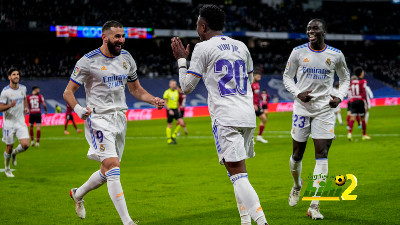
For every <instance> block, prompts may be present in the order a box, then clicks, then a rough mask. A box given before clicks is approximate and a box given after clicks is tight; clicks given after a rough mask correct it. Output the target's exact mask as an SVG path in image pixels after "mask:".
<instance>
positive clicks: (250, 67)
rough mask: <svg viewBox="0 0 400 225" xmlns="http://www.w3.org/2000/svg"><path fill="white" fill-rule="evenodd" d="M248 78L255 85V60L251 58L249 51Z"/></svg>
mask: <svg viewBox="0 0 400 225" xmlns="http://www.w3.org/2000/svg"><path fill="white" fill-rule="evenodd" d="M246 48H247V47H246ZM247 53H248V54H247V66H246V68H247V76H248V77H249V82H250V84H252V83H253V74H254V67H253V59H252V58H251V55H250V52H249V50H247Z"/></svg>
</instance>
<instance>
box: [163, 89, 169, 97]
mask: <svg viewBox="0 0 400 225" xmlns="http://www.w3.org/2000/svg"><path fill="white" fill-rule="evenodd" d="M163 99H168V90H166V91H164V95H163Z"/></svg>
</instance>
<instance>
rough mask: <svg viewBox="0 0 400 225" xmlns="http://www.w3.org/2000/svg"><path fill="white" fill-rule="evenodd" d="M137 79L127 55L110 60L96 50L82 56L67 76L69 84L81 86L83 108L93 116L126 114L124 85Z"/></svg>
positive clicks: (133, 62)
mask: <svg viewBox="0 0 400 225" xmlns="http://www.w3.org/2000/svg"><path fill="white" fill-rule="evenodd" d="M137 79H138V77H137V74H136V63H135V61H134V60H133V58H132V56H131V54H129V52H128V51H125V50H122V51H121V54H120V55H119V56H114V57H110V56H106V55H104V54H103V53H102V52H101V50H100V48H98V49H96V50H94V51H91V52H89V53H88V54H86V55H85V56H83V57H82V58H81V59H80V60H79V61H78V62H77V63H76V66H75V69H74V71H73V72H72V74H71V81H73V82H74V83H76V84H78V85H82V84H85V91H86V105H87V106H88V107H89V108H91V109H93V108H94V109H95V110H94V111H95V113H100V112H112V111H125V110H127V109H128V107H127V105H126V99H125V85H126V82H133V81H136V80H137Z"/></svg>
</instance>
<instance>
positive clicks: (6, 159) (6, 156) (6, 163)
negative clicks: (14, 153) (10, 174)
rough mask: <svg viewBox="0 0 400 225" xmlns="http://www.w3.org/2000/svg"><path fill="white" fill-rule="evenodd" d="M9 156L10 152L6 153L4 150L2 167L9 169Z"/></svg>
mask: <svg viewBox="0 0 400 225" xmlns="http://www.w3.org/2000/svg"><path fill="white" fill-rule="evenodd" d="M10 158H11V154H7V152H4V168H5V169H6V170H7V169H10Z"/></svg>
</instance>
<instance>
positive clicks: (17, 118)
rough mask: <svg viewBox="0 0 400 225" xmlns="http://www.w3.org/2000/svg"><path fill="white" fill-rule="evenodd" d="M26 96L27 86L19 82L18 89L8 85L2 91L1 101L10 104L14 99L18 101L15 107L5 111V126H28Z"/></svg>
mask: <svg viewBox="0 0 400 225" xmlns="http://www.w3.org/2000/svg"><path fill="white" fill-rule="evenodd" d="M25 98H26V87H25V86H24V85H22V84H18V89H12V88H11V87H10V85H7V86H6V87H5V88H3V90H2V91H1V98H0V103H3V104H10V103H11V102H12V101H13V100H15V101H16V104H15V106H14V107H11V108H9V109H8V110H6V111H4V112H3V124H4V127H7V128H10V127H21V126H22V127H26V124H25V112H24V108H25V106H24V99H25Z"/></svg>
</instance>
